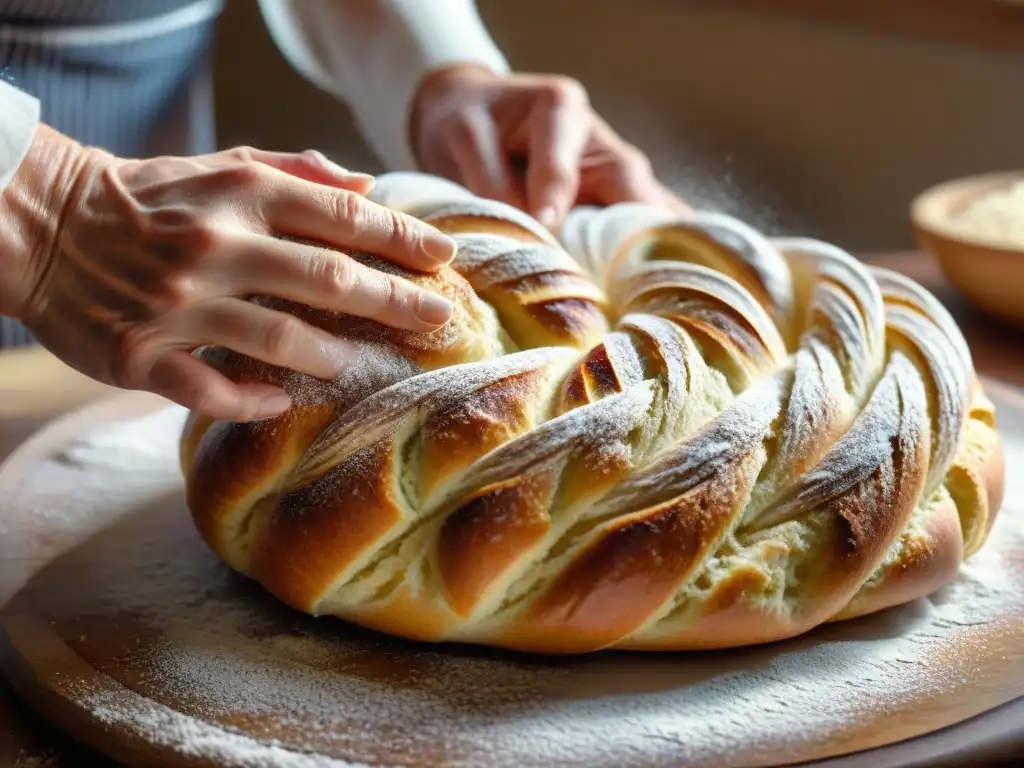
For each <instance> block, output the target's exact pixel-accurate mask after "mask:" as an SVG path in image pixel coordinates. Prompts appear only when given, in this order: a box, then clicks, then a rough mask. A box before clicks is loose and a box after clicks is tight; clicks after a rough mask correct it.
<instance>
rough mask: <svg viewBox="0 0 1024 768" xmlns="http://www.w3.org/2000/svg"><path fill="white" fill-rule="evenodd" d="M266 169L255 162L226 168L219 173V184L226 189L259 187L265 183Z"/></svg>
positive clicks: (244, 162) (241, 162) (246, 161)
mask: <svg viewBox="0 0 1024 768" xmlns="http://www.w3.org/2000/svg"><path fill="white" fill-rule="evenodd" d="M265 170H266V169H265V168H264V166H263V164H262V163H257V162H256V161H254V160H243V161H240V162H238V163H232V164H231V165H228V166H225V167H224V168H222V169H220V170H219V171H218V172H217V180H218V182H219V183H220V184H221V185H222V186H223V187H225V188H228V189H233V188H235V189H237V188H240V187H254V186H258V185H259V184H260V183H261V182H262V181H263V176H264V173H265Z"/></svg>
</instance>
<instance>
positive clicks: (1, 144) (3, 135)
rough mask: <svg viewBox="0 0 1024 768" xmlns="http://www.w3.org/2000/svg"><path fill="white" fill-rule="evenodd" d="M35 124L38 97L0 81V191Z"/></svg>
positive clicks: (29, 141)
mask: <svg viewBox="0 0 1024 768" xmlns="http://www.w3.org/2000/svg"><path fill="white" fill-rule="evenodd" d="M38 125H39V100H38V99H36V98H35V97H34V96H30V95H29V94H27V93H25V92H24V91H22V90H19V89H18V88H15V87H14V86H13V85H11V84H10V83H6V82H4V81H3V80H0V190H2V189H3V188H4V187H6V186H7V184H8V182H10V180H11V177H12V176H14V172H15V171H17V170H18V166H19V165H21V161H22V160H24V159H25V155H27V154H28V150H29V147H31V146H32V140H33V139H34V138H35V135H36V126H38Z"/></svg>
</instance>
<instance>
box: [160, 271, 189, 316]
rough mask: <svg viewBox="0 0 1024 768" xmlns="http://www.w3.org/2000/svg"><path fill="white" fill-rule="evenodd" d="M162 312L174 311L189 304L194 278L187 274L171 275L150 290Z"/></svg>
mask: <svg viewBox="0 0 1024 768" xmlns="http://www.w3.org/2000/svg"><path fill="white" fill-rule="evenodd" d="M150 293H151V295H152V298H153V299H155V300H156V303H157V306H158V308H159V311H160V313H167V312H174V311H175V310H179V309H182V308H184V307H185V306H187V305H188V304H189V303H190V301H191V299H192V293H193V287H192V280H191V279H190V278H189V277H187V276H185V275H171V276H167V277H164V278H163V279H161V280H159V281H158V282H157V284H156V285H155V286H154V287H153V288H152V290H151V291H150Z"/></svg>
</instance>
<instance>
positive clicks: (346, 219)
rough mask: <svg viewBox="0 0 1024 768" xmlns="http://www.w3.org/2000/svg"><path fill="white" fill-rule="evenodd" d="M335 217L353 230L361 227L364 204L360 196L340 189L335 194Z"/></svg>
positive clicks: (347, 228) (348, 228)
mask: <svg viewBox="0 0 1024 768" xmlns="http://www.w3.org/2000/svg"><path fill="white" fill-rule="evenodd" d="M334 217H335V218H336V219H337V220H338V222H340V223H341V224H342V225H344V226H345V227H346V231H348V232H351V231H354V230H357V229H359V228H360V227H361V226H362V222H363V218H364V216H363V205H362V202H361V201H360V199H359V196H358V195H356V194H354V193H352V192H347V191H345V190H338V191H337V192H336V193H335V194H334Z"/></svg>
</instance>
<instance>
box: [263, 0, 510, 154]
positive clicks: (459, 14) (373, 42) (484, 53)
mask: <svg viewBox="0 0 1024 768" xmlns="http://www.w3.org/2000/svg"><path fill="white" fill-rule="evenodd" d="M260 7H261V9H262V11H263V15H264V18H265V20H266V22H267V26H268V27H269V29H270V32H271V35H272V36H273V38H274V40H275V42H276V43H277V45H278V47H279V48H280V49H281V51H282V52H283V53H284V55H285V56H286V58H287V59H288V60H289V62H290V63H291V64H292V66H294V67H295V68H296V69H297V70H298V71H299V72H300V73H301V74H302V75H304V76H305V77H306V78H307V79H309V80H310V81H312V82H313V83H315V84H316V85H318V86H319V87H320V88H323V89H324V90H326V91H328V92H329V93H331V94H333V95H334V96H336V97H338V98H340V99H342V100H344V101H345V102H346V103H347V104H348V105H349V106H350V107H351V109H352V111H353V113H354V116H355V119H356V122H357V124H358V125H359V127H360V130H361V131H362V133H363V135H364V137H365V138H366V140H367V142H368V143H369V144H370V146H371V148H372V149H373V150H374V152H375V153H376V154H377V156H378V157H379V158H380V159H381V161H382V162H383V163H384V164H385V165H386V166H387V167H388V168H390V169H393V170H410V169H413V168H415V167H416V161H415V159H414V156H413V153H412V150H411V147H410V142H409V115H410V109H411V104H412V101H413V97H414V95H415V93H416V91H417V89H418V87H419V85H420V83H421V82H422V81H423V78H424V77H426V76H427V75H428V74H430V73H431V72H434V71H437V70H438V69H443V68H445V67H448V66H451V65H454V64H466V63H472V64H480V65H482V66H485V67H487V68H489V69H493V70H495V71H499V72H505V71H508V63H507V62H506V61H505V59H504V57H503V56H502V54H501V52H500V51H499V50H498V48H497V46H496V45H495V44H494V42H493V40H492V39H491V37H490V35H489V34H488V33H487V30H486V29H485V28H484V26H483V23H482V21H481V20H480V17H479V15H478V13H477V10H476V5H475V3H474V2H473V1H472V0H426V1H425V0H343V1H339V0H260Z"/></svg>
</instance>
